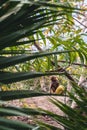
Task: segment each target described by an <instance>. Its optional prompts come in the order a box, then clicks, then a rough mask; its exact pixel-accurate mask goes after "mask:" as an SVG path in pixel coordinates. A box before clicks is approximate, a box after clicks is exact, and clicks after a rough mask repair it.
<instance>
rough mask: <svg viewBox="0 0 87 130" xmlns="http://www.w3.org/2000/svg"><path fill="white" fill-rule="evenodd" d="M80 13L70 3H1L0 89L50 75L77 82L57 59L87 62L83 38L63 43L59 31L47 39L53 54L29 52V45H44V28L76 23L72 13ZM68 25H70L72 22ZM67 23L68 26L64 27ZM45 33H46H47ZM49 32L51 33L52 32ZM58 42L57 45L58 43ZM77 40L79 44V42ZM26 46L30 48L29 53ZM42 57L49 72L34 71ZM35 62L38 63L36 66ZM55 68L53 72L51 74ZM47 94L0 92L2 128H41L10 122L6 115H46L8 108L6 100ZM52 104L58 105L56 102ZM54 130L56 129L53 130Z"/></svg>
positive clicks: (41, 51)
mask: <svg viewBox="0 0 87 130" xmlns="http://www.w3.org/2000/svg"><path fill="white" fill-rule="evenodd" d="M79 10H80V9H77V8H74V7H72V6H71V5H70V4H69V3H68V2H65V4H64V3H62V2H56V3H52V2H51V1H50V0H49V1H47V2H46V1H44V0H43V1H40V0H38V1H31V0H29V1H27V0H26V1H21V0H18V1H17V0H8V1H4V0H2V1H0V31H1V33H0V86H1V87H2V85H3V84H10V83H14V82H18V81H22V80H25V79H31V78H36V77H41V76H50V75H65V76H67V77H68V78H69V79H70V80H72V81H75V80H74V79H73V78H72V76H71V75H70V74H69V73H68V72H67V71H66V70H65V68H63V66H62V67H61V66H60V65H59V64H57V58H58V56H60V57H66V56H68V57H69V58H70V60H69V61H68V62H70V63H73V61H76V56H78V55H79V56H78V57H80V59H81V61H82V62H83V63H84V62H85V61H87V55H86V54H87V51H86V48H85V47H86V44H85V42H83V41H82V39H81V37H80V36H74V40H73V37H72V39H70V38H69V39H68V40H67V39H66V40H65V41H63V40H62V39H61V38H57V31H56V32H55V33H54V35H55V37H54V36H52V37H51V38H50V36H48V37H47V40H49V42H50V43H51V44H53V46H52V49H51V50H50V51H46V50H45V51H43V50H40V47H39V45H38V46H37V47H38V48H39V49H38V50H39V51H40V52H39V51H37V52H36V53H35V52H34V53H31V51H30V52H29V48H28V46H30V45H31V43H33V44H34V46H36V43H37V44H40V42H39V41H40V40H41V42H42V41H43V42H44V43H46V40H45V38H46V37H45V35H43V33H42V32H43V31H44V29H45V28H47V27H48V26H49V28H50V30H51V29H52V28H53V32H54V28H55V26H56V25H57V24H60V22H61V23H63V24H65V23H66V22H67V21H68V22H70V23H73V15H72V13H79ZM67 24H68V25H69V23H67ZM67 24H65V26H66V25H67ZM72 26H73V25H72ZM47 29H48V28H47ZM45 33H47V32H46V30H45ZM49 33H50V34H51V33H52V32H49ZM61 35H62V34H61ZM55 39H56V40H57V42H58V43H56V40H55ZM77 39H78V43H79V44H78V43H77V42H76V40H77ZM67 42H69V45H67ZM75 44H77V46H76V48H75V47H74V46H75ZM61 45H62V48H61ZM26 46H27V49H28V50H27V51H26ZM53 50H54V51H53ZM26 52H27V53H26ZM51 55H52V56H51ZM53 55H58V56H57V58H56V56H54V60H53ZM72 55H73V57H72ZM43 57H46V58H45V59H46V60H45V61H46V62H47V61H48V63H47V64H46V66H48V69H44V71H43V68H44V65H43V66H42V68H41V69H39V71H38V69H37V70H36V69H35V64H37V58H38V61H39V63H41V62H42V58H43ZM77 59H78V58H77ZM64 60H65V62H66V61H67V59H64ZM27 61H28V62H27ZM24 62H27V63H29V65H34V67H33V69H32V70H31V71H30V70H28V71H24V70H25V69H24V70H23V69H20V68H19V67H21V68H22V67H23V63H24ZM34 62H35V64H33V63H34ZM50 65H51V66H55V68H56V69H57V68H58V69H57V71H56V70H55V69H54V68H52V67H50V68H49V66H50ZM15 68H16V69H15ZM30 68H31V67H30ZM52 69H54V70H53V71H51V70H52ZM45 95H50V94H46V93H41V92H34V91H27V90H21V91H20V90H16V91H0V104H1V107H0V116H1V117H0V129H1V130H8V129H9V130H12V129H16V130H17V129H23V130H24V129H26V130H28V129H30V130H31V129H34V128H35V129H42V128H40V127H39V126H37V125H35V126H32V125H28V124H25V123H21V122H18V121H15V122H14V121H11V120H10V119H7V118H5V117H4V116H18V115H19V116H28V115H35V114H39V115H41V114H42V115H46V114H47V113H46V112H40V111H38V110H33V109H29V108H28V109H24V108H16V107H12V106H7V107H6V105H5V102H4V101H9V100H14V99H20V98H28V97H34V96H45ZM52 101H53V102H54V103H56V100H52ZM65 107H66V106H65ZM67 121H68V120H67ZM53 128H54V127H52V128H51V129H53ZM57 129H58V128H57ZM72 129H73V128H72Z"/></svg>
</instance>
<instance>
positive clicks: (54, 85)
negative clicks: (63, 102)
mask: <svg viewBox="0 0 87 130" xmlns="http://www.w3.org/2000/svg"><path fill="white" fill-rule="evenodd" d="M63 92H64V86H62V85H59V82H58V80H57V78H56V77H54V76H52V77H51V87H50V93H51V94H63Z"/></svg>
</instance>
